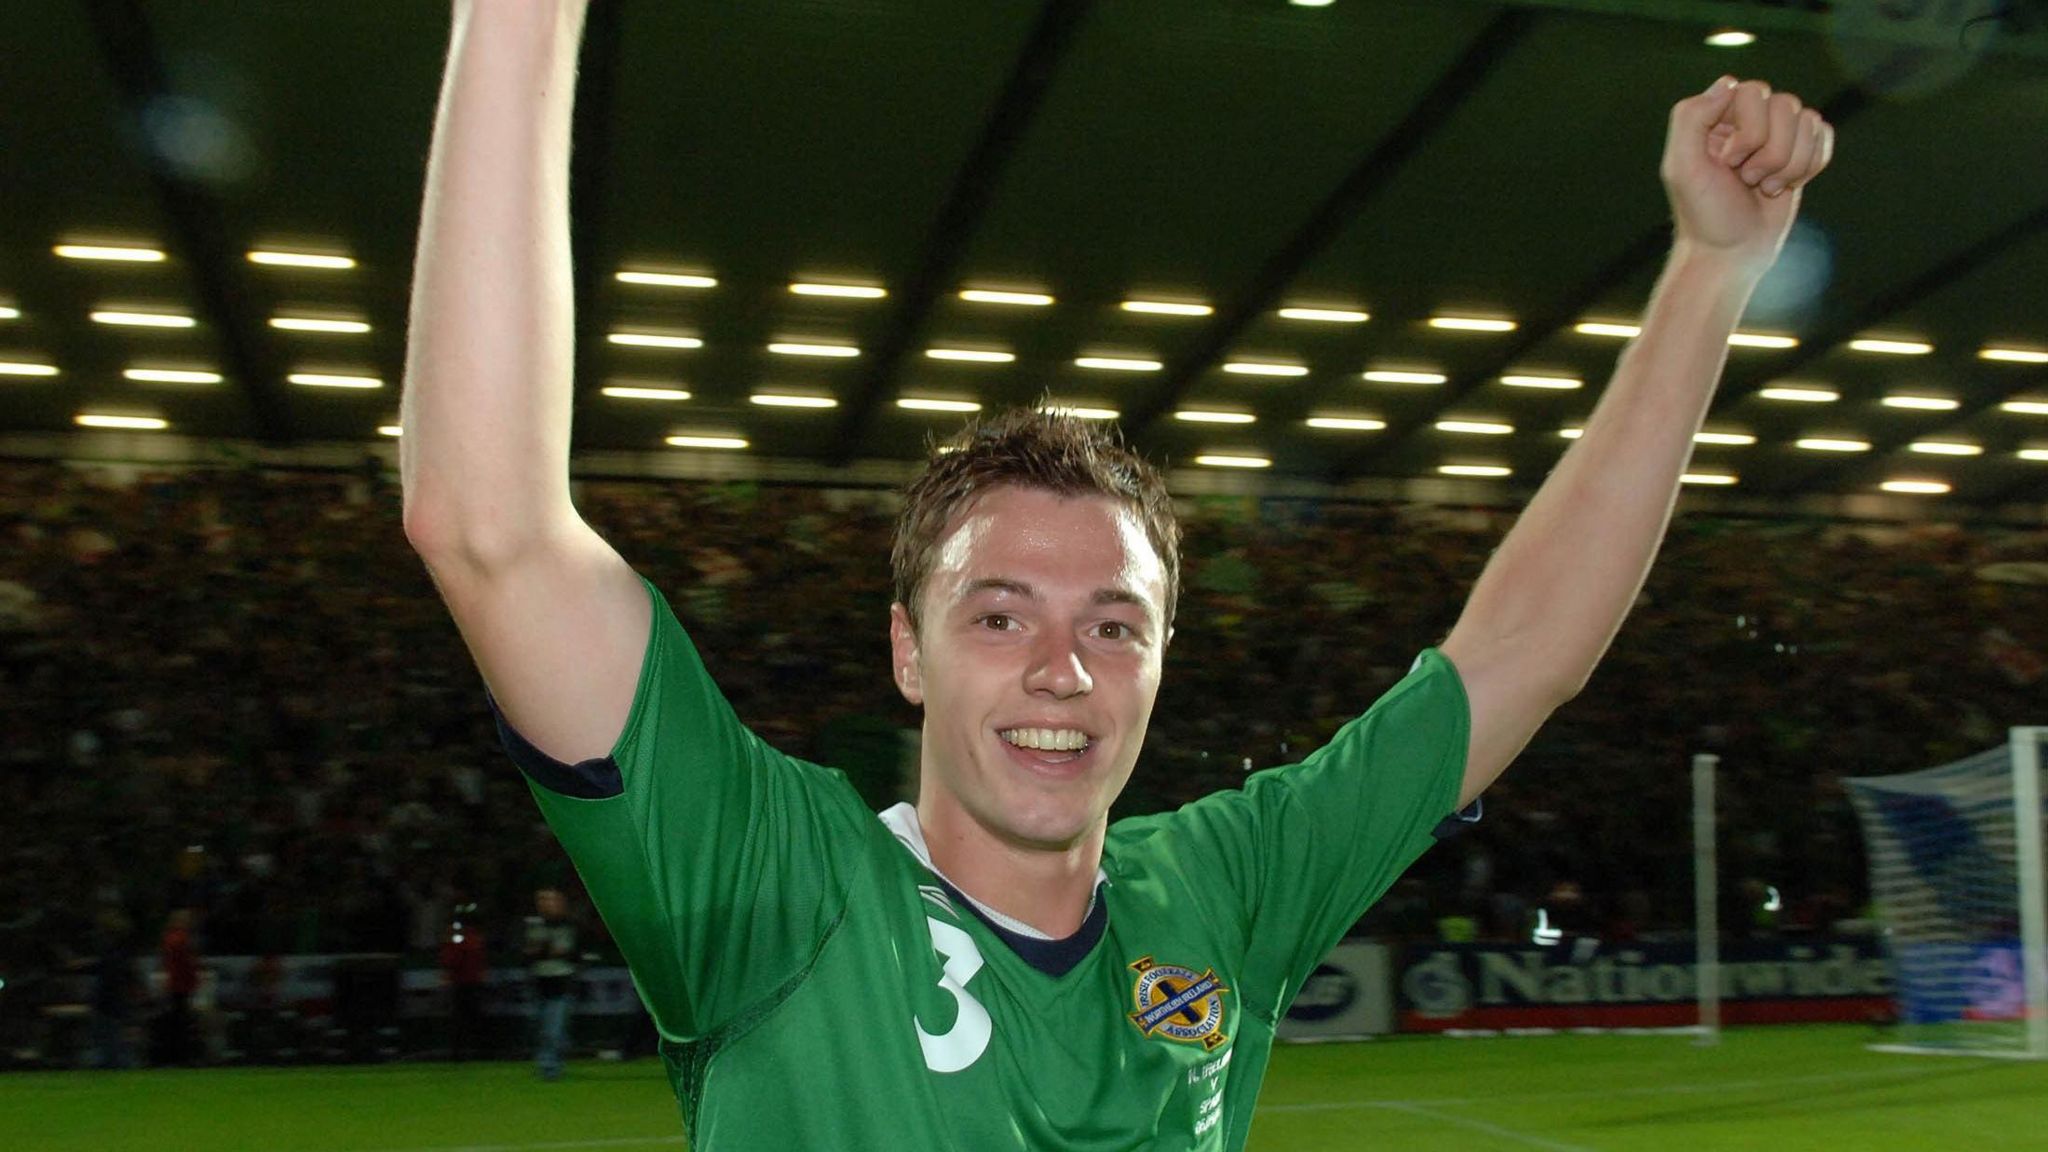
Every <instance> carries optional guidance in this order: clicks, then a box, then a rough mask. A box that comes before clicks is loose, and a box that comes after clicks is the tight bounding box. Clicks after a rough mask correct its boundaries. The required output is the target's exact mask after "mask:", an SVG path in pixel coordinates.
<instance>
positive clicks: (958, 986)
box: [912, 916, 992, 1072]
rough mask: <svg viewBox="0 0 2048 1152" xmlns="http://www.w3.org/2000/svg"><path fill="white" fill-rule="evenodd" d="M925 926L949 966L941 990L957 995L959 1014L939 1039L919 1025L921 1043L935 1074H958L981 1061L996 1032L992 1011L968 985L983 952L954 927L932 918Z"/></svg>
mask: <svg viewBox="0 0 2048 1152" xmlns="http://www.w3.org/2000/svg"><path fill="white" fill-rule="evenodd" d="M924 922H925V925H926V926H927V927H929V928H930V929H931V932H932V947H933V948H934V949H935V950H936V951H937V952H938V954H939V955H940V956H941V957H943V958H944V959H945V962H946V967H945V975H943V976H941V977H939V987H941V988H944V989H945V990H946V991H948V992H951V993H952V994H953V1002H954V1003H955V1004H956V1005H958V1006H959V1014H958V1015H957V1016H956V1017H955V1018H954V1020H953V1027H952V1029H951V1030H950V1031H947V1032H944V1033H942V1034H940V1035H937V1036H934V1035H932V1034H931V1033H929V1032H927V1031H925V1030H924V1025H923V1024H917V1042H918V1044H919V1046H920V1047H922V1048H923V1049H924V1066H925V1067H927V1068H929V1069H931V1070H932V1071H934V1072H958V1071H960V1070H961V1069H963V1068H966V1067H968V1066H969V1065H971V1064H973V1063H974V1062H975V1061H976V1060H979V1059H981V1054H982V1053H983V1052H986V1051H987V1050H988V1040H989V1034H990V1032H991V1030H992V1027H991V1024H990V1022H989V1018H988V1009H987V1008H984V1007H982V1004H981V1001H979V1000H976V999H975V998H974V994H973V993H971V992H969V991H968V990H967V982H968V981H969V980H972V979H974V974H975V973H976V972H979V971H981V963H982V961H981V949H979V948H977V947H975V945H974V937H972V936H969V935H968V934H967V933H965V932H962V931H961V930H960V929H958V928H955V927H954V926H953V925H951V924H947V923H945V922H943V921H940V920H935V919H933V918H932V917H930V916H927V917H925V918H924ZM912 1023H916V1021H915V1020H913V1021H912Z"/></svg>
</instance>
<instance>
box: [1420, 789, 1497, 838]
mask: <svg viewBox="0 0 2048 1152" xmlns="http://www.w3.org/2000/svg"><path fill="white" fill-rule="evenodd" d="M1485 814H1486V797H1484V796H1474V797H1473V798H1472V802H1471V803H1470V804H1467V805H1465V806H1464V807H1463V808H1460V809H1458V810H1457V811H1456V812H1453V813H1451V814H1450V815H1449V816H1446V817H1444V818H1443V819H1442V820H1439V821H1437V825H1436V831H1434V832H1432V833H1430V835H1432V836H1434V837H1436V838H1437V839H1438V840H1449V839H1450V838H1451V837H1453V836H1462V835H1464V834H1465V832H1466V831H1467V830H1468V829H1470V828H1471V827H1472V826H1473V825H1474V824H1477V823H1479V818H1480V817H1481V816H1484V815H1485Z"/></svg>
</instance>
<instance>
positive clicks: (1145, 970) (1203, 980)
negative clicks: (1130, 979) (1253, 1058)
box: [1130, 956, 1230, 1052]
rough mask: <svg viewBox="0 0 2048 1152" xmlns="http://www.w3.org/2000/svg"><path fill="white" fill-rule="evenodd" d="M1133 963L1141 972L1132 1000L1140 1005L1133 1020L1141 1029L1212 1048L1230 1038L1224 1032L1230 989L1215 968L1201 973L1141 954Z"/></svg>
mask: <svg viewBox="0 0 2048 1152" xmlns="http://www.w3.org/2000/svg"><path fill="white" fill-rule="evenodd" d="M1130 967H1131V971H1133V972H1136V973H1137V974H1138V979H1137V981H1136V982H1135V983H1134V984H1133V985H1132V986H1131V1002H1132V1004H1133V1005H1134V1006H1135V1007H1136V1009H1137V1011H1135V1012H1132V1013H1131V1023H1133V1024H1135V1025H1137V1026H1138V1031H1139V1032H1141V1033H1143V1034H1145V1035H1147V1036H1155V1035H1156V1036H1165V1037H1167V1038H1168V1039H1170V1040H1179V1041H1183V1042H1185V1043H1188V1044H1200V1045H1201V1046H1202V1047H1203V1048H1204V1049H1206V1050H1208V1051H1211V1052H1213V1051H1215V1050H1216V1049H1217V1048H1218V1047H1219V1046H1220V1045H1222V1044H1223V1043H1225V1042H1226V1041H1228V1040H1229V1039H1230V1037H1228V1036H1226V1035H1224V1033H1223V994H1224V993H1225V992H1228V991H1230V989H1228V988H1226V987H1224V985H1223V982H1222V981H1221V980H1218V979H1217V978H1216V970H1215V969H1213V968H1208V969H1204V970H1203V971H1202V972H1200V973H1199V974H1198V973H1196V972H1194V971H1193V970H1191V969H1187V968H1182V967H1179V966H1177V965H1173V964H1157V963H1154V962H1153V960H1152V958H1151V957H1150V956H1141V957H1139V958H1138V959H1137V960H1135V961H1133V962H1132V963H1131V966H1130Z"/></svg>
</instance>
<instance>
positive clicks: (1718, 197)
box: [1661, 76, 1835, 277]
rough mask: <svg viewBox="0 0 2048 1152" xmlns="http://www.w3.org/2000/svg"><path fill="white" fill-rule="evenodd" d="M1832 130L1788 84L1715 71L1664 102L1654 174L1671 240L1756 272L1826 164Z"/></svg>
mask: <svg viewBox="0 0 2048 1152" xmlns="http://www.w3.org/2000/svg"><path fill="white" fill-rule="evenodd" d="M1834 152H1835V130H1834V128H1833V127H1832V126H1831V125H1829V124H1828V122H1827V121H1826V120H1823V119H1822V118H1821V115H1820V113H1818V112H1816V111H1814V110H1813V109H1811V108H1808V107H1806V106H1805V105H1804V104H1802V103H1801V102H1800V100H1799V97H1797V96H1794V95H1792V94H1791V93H1790V92H1773V91H1771V86H1770V85H1768V84H1766V83H1764V82H1763V81H1761V80H1737V79H1736V78H1735V77H1733V76H1723V77H1721V78H1720V79H1719V80H1716V81H1714V83H1713V84H1712V85H1711V86H1709V87H1708V88H1707V90H1706V91H1705V92H1702V93H1700V94H1699V95H1697V96H1693V97H1690V98H1688V99H1685V100H1681V101H1679V102H1678V103H1677V104H1675V105H1673V106H1672V109H1671V127H1670V130H1669V132H1668V134H1667V135H1666V136H1665V139H1664V162H1663V165H1662V170H1661V173H1662V176H1663V178H1664V190H1665V193H1666V194H1667V195H1668V196H1669V197H1670V198H1671V215H1672V219H1673V221H1674V223H1675V226H1676V235H1675V237H1674V243H1675V244H1676V245H1677V246H1681V247H1685V248H1688V249H1691V250H1693V251H1694V252H1695V253H1696V254H1700V255H1712V256H1719V257H1725V258H1727V259H1728V260H1729V261H1730V262H1731V264H1732V265H1734V266H1735V267H1737V268H1739V269H1740V270H1741V271H1743V272H1745V273H1747V274H1749V275H1753V276H1758V277H1761V276H1762V275H1763V274H1764V273H1765V272H1766V271H1768V270H1769V269H1770V266H1771V264H1772V263H1773V262H1775V261H1776V260H1777V258H1778V249H1779V248H1780V247H1782V246H1783V245H1784V243H1785V234H1786V232H1788V231H1789V230H1790V229H1791V227H1792V220H1793V217H1795V216H1797V215H1798V214H1799V197H1800V190H1801V189H1802V188H1804V187H1805V186H1806V184H1807V182H1808V181H1810V180H1812V179H1813V178H1814V177H1815V176H1817V175H1819V174H1820V171H1821V169H1823V168H1826V167H1827V165H1828V160H1829V159H1830V158H1831V157H1833V155H1834Z"/></svg>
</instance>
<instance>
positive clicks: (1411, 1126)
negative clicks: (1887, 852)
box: [0, 1027, 2048, 1152]
mask: <svg viewBox="0 0 2048 1152" xmlns="http://www.w3.org/2000/svg"><path fill="white" fill-rule="evenodd" d="M1875 1035H1876V1034H1875V1033H1873V1032H1872V1030H1870V1029H1868V1028H1862V1027H1820V1028H1768V1029H1751V1030H1746V1031H1739V1032H1731V1033H1728V1034H1727V1035H1726V1036H1725V1037H1724V1038H1723V1040H1722V1043H1721V1044H1720V1045H1719V1046H1718V1047H1714V1048H1696V1047H1694V1046H1693V1044H1692V1042H1691V1040H1689V1039H1687V1038H1684V1037H1677V1036H1546V1037H1530V1038H1525V1039H1502V1040H1444V1039H1426V1038H1403V1039H1391V1040H1380V1041H1375V1042H1371V1043H1363V1044H1329V1045H1315V1046H1303V1047H1295V1046H1289V1045H1284V1044H1283V1045H1281V1046H1280V1047H1279V1048H1278V1049H1277V1050H1276V1051H1275V1052H1274V1056H1273V1072H1272V1076H1271V1077H1270V1078H1269V1079H1268V1080H1267V1083H1266V1091H1265V1094H1264V1096H1263V1097H1261V1100H1260V1113H1259V1119H1258V1120H1257V1122H1256V1123H1255V1124H1254V1125H1253V1128H1252V1142H1251V1147H1252V1148H1253V1149H1255V1150H1260V1152H1300V1150H1307V1149H1314V1150H1319V1152H1320V1150H1327V1152H1351V1150H1353V1149H1357V1150H1359V1152H1365V1150H1368V1149H1370V1150H1372V1152H1388V1150H1399V1152H1432V1150H1437V1149H1442V1150H1445V1152H1450V1150H1452V1149H1456V1150H1457V1152H1496V1150H1497V1152H1525V1150H1527V1149H1548V1150H1549V1152H1629V1150H1636V1149H1641V1150H1644V1152H1651V1150H1654V1152H1667V1150H1669V1149H1683V1150H1684V1152H1716V1150H1719V1149H1731V1150H1732V1149H1745V1150H1747V1149H1769V1150H1772V1152H1795V1150H1798V1149H1828V1150H1834V1149H1844V1148H1849V1149H1855V1150H1857V1152H1890V1150H1893V1149H1901V1150H1903V1149H1928V1148H1968V1149H1970V1150H1971V1152H1997V1150H2000V1149H2023V1148H2024V1149H2037V1148H2040V1147H2042V1141H2043V1139H2044V1137H2043V1136H2042V1133H2048V1066H2044V1065H2041V1064H2034V1063H2028V1062H2024V1061H2004V1060H1984V1059H1975V1058H1961V1057H1926V1056H1890V1055H1883V1054H1880V1053H1874V1052H1869V1051H1866V1050H1865V1049H1864V1044H1865V1043H1867V1042H1868V1041H1870V1040H1872V1039H1873V1038H1874V1037H1875ZM793 1106H800V1105H794V1104H793ZM680 1127H681V1126H680V1124H679V1123H678V1122H677V1119H676V1113H675V1106H674V1104H673V1102H672V1101H671V1100H670V1098H669V1095H668V1089H667V1087H666V1084H665V1082H664V1081H663V1080H662V1078H661V1073H660V1070H659V1069H658V1068H657V1067H656V1065H654V1064H653V1063H652V1062H641V1063H636V1064H599V1063H589V1062H584V1063H578V1064H573V1065H571V1067H570V1071H569V1074H568V1076H567V1077H565V1078H564V1079H563V1080H561V1081H560V1082H557V1083H554V1084H543V1083H539V1082H537V1081H535V1080H534V1079H533V1077H532V1075H531V1074H530V1072H529V1071H528V1070H527V1069H526V1068H525V1067H523V1066H521V1065H516V1064H486V1065H466V1066H454V1065H440V1064H403V1065H384V1066H376V1067H347V1068H293V1069H261V1070H240V1069H235V1070H219V1071H213V1070H207V1071H192V1072H176V1071H167V1072H131V1073H118V1074H98V1073H33V1074H20V1075H8V1076H0V1148H5V1149H7V1152H144V1150H147V1152H164V1150H166V1149H174V1150H179V1152H186V1150H189V1152H458V1150H459V1152H600V1150H621V1152H634V1150H637V1149H674V1150H679V1149H681V1147H682V1140H681V1137H680V1135H679V1133H680Z"/></svg>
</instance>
